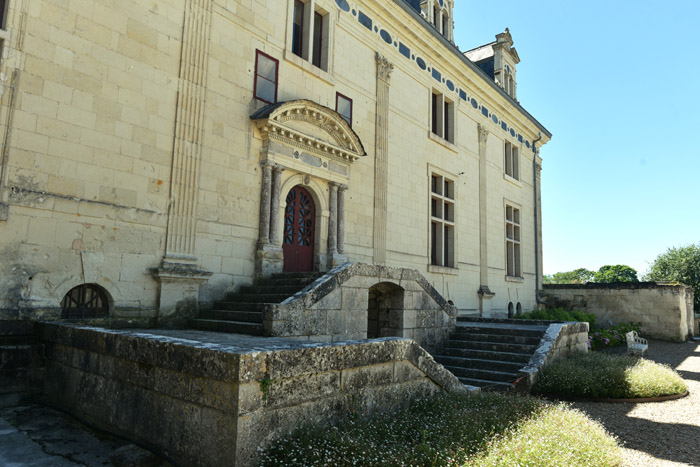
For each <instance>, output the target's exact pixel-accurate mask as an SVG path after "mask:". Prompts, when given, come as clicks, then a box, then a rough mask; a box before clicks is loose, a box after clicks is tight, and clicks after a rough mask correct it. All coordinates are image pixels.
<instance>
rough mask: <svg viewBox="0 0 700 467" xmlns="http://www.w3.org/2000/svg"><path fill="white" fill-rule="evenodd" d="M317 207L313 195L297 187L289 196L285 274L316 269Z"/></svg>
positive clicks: (286, 217) (286, 221)
mask: <svg viewBox="0 0 700 467" xmlns="http://www.w3.org/2000/svg"><path fill="white" fill-rule="evenodd" d="M315 224H316V206H315V205H314V200H313V198H311V194H310V193H309V192H308V191H307V190H306V189H305V188H304V187H302V186H300V185H297V186H295V187H294V188H292V189H291V190H289V193H288V194H287V205H286V207H285V209H284V241H283V242H282V252H283V254H284V266H283V268H282V270H283V271H284V272H310V271H313V269H314V231H315V230H316V225H315Z"/></svg>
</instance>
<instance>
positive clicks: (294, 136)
mask: <svg viewBox="0 0 700 467" xmlns="http://www.w3.org/2000/svg"><path fill="white" fill-rule="evenodd" d="M250 118H251V120H253V121H254V122H255V125H256V127H257V128H258V129H259V130H260V132H261V134H262V137H263V139H269V140H273V141H277V142H279V143H282V144H284V145H288V146H294V147H297V148H300V149H303V150H306V151H309V152H313V153H317V154H319V155H323V156H326V157H329V158H332V159H338V160H341V161H346V162H354V161H356V160H357V159H359V158H360V157H364V156H366V155H367V153H366V152H365V149H364V147H363V146H362V142H361V141H360V138H358V136H357V134H356V133H355V132H354V131H353V130H352V128H350V125H348V123H347V122H346V121H345V120H344V119H343V117H341V116H340V115H339V114H338V113H337V112H336V111H334V110H332V109H329V108H328V107H325V106H322V105H320V104H317V103H315V102H312V101H309V100H296V101H289V102H280V103H277V104H271V105H268V106H265V107H263V108H262V109H260V110H258V111H257V112H255V113H254V114H253V115H251V116H250Z"/></svg>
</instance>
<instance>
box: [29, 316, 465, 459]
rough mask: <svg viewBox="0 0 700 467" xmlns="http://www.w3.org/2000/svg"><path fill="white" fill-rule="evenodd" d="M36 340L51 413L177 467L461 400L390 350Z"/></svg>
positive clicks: (144, 335) (65, 334) (148, 338)
mask: <svg viewBox="0 0 700 467" xmlns="http://www.w3.org/2000/svg"><path fill="white" fill-rule="evenodd" d="M40 331H41V334H42V336H44V337H45V338H47V339H50V341H48V342H47V349H49V350H48V351H47V357H48V362H47V374H48V375H47V379H46V385H45V388H44V390H45V394H46V395H47V396H48V397H49V398H50V399H51V401H52V403H54V404H56V405H58V406H61V407H63V408H64V409H66V410H68V411H69V412H71V413H73V414H75V415H76V416H78V417H80V418H81V419H84V420H87V421H89V422H90V423H91V424H93V425H95V426H97V427H100V428H102V429H105V430H107V431H111V432H113V433H116V434H119V435H122V436H126V437H129V438H130V439H134V440H136V441H138V442H140V443H143V444H145V445H147V446H151V447H153V450H154V451H155V452H157V453H160V454H161V455H163V456H167V457H168V458H170V459H173V460H175V461H176V462H178V463H182V464H184V465H202V466H219V465H242V466H245V465H251V463H252V462H254V459H255V453H256V448H257V447H258V446H259V445H261V444H264V443H265V442H267V441H268V440H270V439H271V438H273V437H274V436H277V435H279V434H282V433H285V432H287V431H288V430H291V429H293V428H295V427H297V426H299V425H300V424H301V423H303V422H304V421H309V422H328V421H330V420H332V419H333V418H335V417H338V416H341V415H343V414H346V413H347V411H348V410H354V411H357V412H359V413H368V412H372V411H375V410H393V409H396V408H398V407H401V406H402V405H404V404H406V403H408V402H409V401H410V400H411V399H413V398H415V397H423V396H425V395H428V394H431V393H433V392H435V391H444V390H447V391H459V390H463V388H464V387H463V386H462V384H461V383H460V382H459V381H458V380H457V379H456V378H455V376H454V375H452V374H451V373H449V372H448V371H447V370H445V369H444V368H443V367H442V366H441V365H439V364H437V363H436V362H435V361H434V360H433V358H432V357H431V356H430V355H429V354H428V353H426V352H425V350H423V349H422V348H421V347H420V346H419V345H417V344H416V343H415V342H413V341H410V340H405V339H398V338H385V339H375V340H371V341H351V342H344V343H337V344H302V343H299V342H294V341H292V340H289V341H288V342H287V341H284V340H280V339H270V340H267V339H264V338H252V337H245V338H243V337H242V336H241V337H239V338H236V337H235V336H234V337H232V338H222V337H217V338H211V339H206V338H204V337H196V336H202V335H203V334H207V333H200V334H194V333H193V332H190V333H189V334H188V333H187V332H183V331H160V332H161V333H162V334H158V332H159V331H153V332H142V331H141V332H139V331H114V330H106V329H99V328H86V327H81V326H75V325H65V326H64V325H59V324H53V323H45V324H41V325H40ZM178 333H179V334H182V335H183V337H176V336H177V335H178ZM207 335H208V334H207ZM193 337H195V338H193ZM197 339H199V340H197ZM231 339H233V341H231ZM173 360H179V361H173ZM197 362H199V363H200V365H197V364H196V363H197Z"/></svg>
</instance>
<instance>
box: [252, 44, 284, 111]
mask: <svg viewBox="0 0 700 467" xmlns="http://www.w3.org/2000/svg"><path fill="white" fill-rule="evenodd" d="M278 67H279V62H278V61H277V60H276V59H274V58H272V57H270V56H269V55H267V54H266V53H263V52H261V51H259V50H257V51H256V53H255V89H254V95H255V98H256V99H258V100H261V101H263V102H267V103H268V104H274V103H275V102H277V74H278Z"/></svg>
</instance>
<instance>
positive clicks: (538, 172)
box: [535, 162, 542, 178]
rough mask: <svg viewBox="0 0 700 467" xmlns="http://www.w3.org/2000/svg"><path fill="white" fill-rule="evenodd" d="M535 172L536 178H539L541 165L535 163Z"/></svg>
mask: <svg viewBox="0 0 700 467" xmlns="http://www.w3.org/2000/svg"><path fill="white" fill-rule="evenodd" d="M535 170H536V171H537V172H536V173H537V178H540V173H541V172H542V163H541V162H535Z"/></svg>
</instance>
